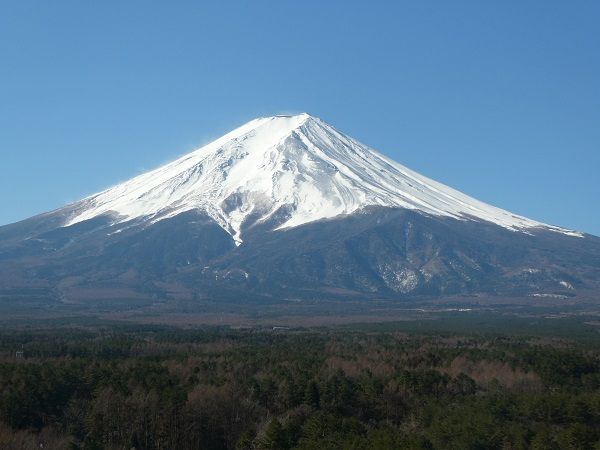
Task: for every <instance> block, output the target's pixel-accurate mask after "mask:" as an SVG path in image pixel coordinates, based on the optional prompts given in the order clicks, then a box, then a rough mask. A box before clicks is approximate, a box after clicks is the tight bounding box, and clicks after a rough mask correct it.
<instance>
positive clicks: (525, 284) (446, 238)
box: [0, 114, 600, 308]
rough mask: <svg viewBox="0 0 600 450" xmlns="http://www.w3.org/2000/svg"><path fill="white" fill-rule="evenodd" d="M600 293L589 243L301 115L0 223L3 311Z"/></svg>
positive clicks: (264, 121) (244, 130)
mask: <svg viewBox="0 0 600 450" xmlns="http://www.w3.org/2000/svg"><path fill="white" fill-rule="evenodd" d="M598 289H600V239H599V238H596V237H594V236H590V235H587V234H584V233H579V232H575V231H571V230H567V229H564V228H560V227H557V226H551V225H546V224H543V223H540V222H537V221H535V220H531V219H527V218H525V217H521V216H518V215H515V214H512V213H510V212H508V211H505V210H502V209H499V208H496V207H493V206H490V205H487V204H485V203H482V202H480V201H478V200H475V199H474V198H471V197H469V196H467V195H465V194H462V193H460V192H458V191H456V190H454V189H452V188H450V187H448V186H445V185H443V184H441V183H438V182H436V181H433V180H431V179H429V178H426V177H424V176H422V175H419V174H418V173H415V172H414V171H412V170H410V169H408V168H406V167H404V166H402V165H400V164H398V163H396V162H394V161H392V160H391V159H389V158H387V157H386V156H384V155H382V154H380V153H378V152H376V151H375V150H373V149H371V148H369V147H367V146H366V145H363V144H361V143H360V142H358V141H356V140H355V139H352V138H351V137H348V136H347V135H345V134H343V133H341V132H340V131H338V130H336V129H335V128H334V127H332V126H331V125H328V124H327V123H325V122H323V121H322V120H320V119H318V118H315V117H312V116H309V115H308V114H299V115H293V116H274V117H265V118H259V119H256V120H253V121H251V122H248V123H247V124H245V125H242V126H241V127H239V128H237V129H235V130H233V131H231V132H230V133H228V134H226V135H224V136H223V137H221V138H219V139H217V140H215V141H214V142H211V143H210V144H208V145H206V146H204V147H202V148H200V149H198V150H196V151H194V152H192V153H189V154H187V155H185V156H183V157H181V158H179V159H177V160H176V161H173V162H172V163H170V164H167V165H165V166H163V167H160V168H158V169H156V170H153V171H150V172H147V173H145V174H142V175H139V176H137V177H135V178H132V179H131V180H129V181H126V182H124V183H121V184H118V185H116V186H114V187H112V188H110V189H107V190H105V191H103V192H100V193H98V194H95V195H92V196H90V197H88V198H85V199H83V200H81V201H79V202H76V203H73V204H71V205H68V206H65V207H64V208H60V209H58V210H56V211H52V212H49V213H45V214H41V215H39V216H35V217H32V218H30V219H27V220H24V221H22V222H18V223H15V224H11V225H7V226H3V227H0V307H1V306H2V303H1V299H2V298H14V296H15V295H17V298H27V299H29V300H27V301H29V302H31V301H33V302H34V303H35V302H42V303H41V304H43V305H44V307H48V308H57V307H58V306H57V305H62V306H61V307H64V308H68V307H69V306H68V305H72V304H73V303H74V302H75V303H77V304H82V302H83V303H86V304H88V303H89V304H92V305H96V304H97V303H98V302H99V299H103V301H102V302H100V303H99V304H102V305H106V304H107V303H106V302H107V301H109V300H110V301H116V302H118V304H119V305H121V306H120V307H122V305H129V304H138V303H139V302H140V301H144V302H149V303H150V304H154V303H155V302H165V301H168V300H174V301H176V302H177V301H183V300H182V299H186V301H189V302H195V303H194V304H196V303H198V304H202V305H204V306H203V308H204V307H206V308H208V306H206V305H207V304H210V305H213V306H214V305H215V301H216V300H220V301H225V302H227V301H229V302H231V301H233V302H240V301H247V300H248V299H255V300H256V299H259V300H261V301H262V300H265V299H267V300H268V301H270V302H273V301H276V300H298V301H302V300H303V299H311V300H314V299H319V300H323V299H329V298H331V297H334V298H338V299H340V298H342V299H345V298H347V297H349V296H350V297H352V298H361V299H373V298H377V299H381V298H385V299H391V300H399V299H402V300H406V299H422V298H442V297H446V296H452V295H454V296H457V295H460V296H465V295H468V296H476V297H477V298H480V297H482V296H483V297H489V296H503V297H504V298H506V297H511V298H512V297H520V298H523V297H525V298H527V299H532V301H533V300H538V301H540V299H541V301H546V300H547V299H553V300H556V299H564V301H566V302H569V301H571V299H573V298H580V297H582V296H584V297H585V296H586V295H588V293H591V292H597V290H598ZM31 298H33V299H34V300H31ZM39 299H51V300H43V301H42V300H39ZM48 302H49V303H48ZM136 302H137V303H136ZM202 302H205V303H202ZM206 302H209V303H206ZM211 302H212V303H211ZM35 304H38V303H35ZM161 304H162V303H161ZM47 305H51V306H47Z"/></svg>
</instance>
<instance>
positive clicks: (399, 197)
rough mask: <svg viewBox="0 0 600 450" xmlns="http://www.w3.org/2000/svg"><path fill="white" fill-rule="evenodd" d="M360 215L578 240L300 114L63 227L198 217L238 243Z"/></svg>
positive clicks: (96, 200) (275, 120)
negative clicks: (376, 213)
mask: <svg viewBox="0 0 600 450" xmlns="http://www.w3.org/2000/svg"><path fill="white" fill-rule="evenodd" d="M365 206H387V207H398V208H407V209H414V210H418V211H422V212H425V213H428V214H434V215H440V216H446V217H454V218H461V219H465V218H473V219H479V220H485V221H489V222H493V223H496V224H498V225H500V226H503V227H506V228H510V229H514V230H527V229H528V228H537V227H543V228H546V229H552V230H555V231H558V232H562V233H569V234H577V233H574V232H570V231H568V230H564V229H560V228H557V227H550V226H548V225H544V224H541V223H539V222H536V221H533V220H530V219H527V218H525V217H520V216H517V215H514V214H511V213H509V212H507V211H504V210H501V209H499V208H495V207H492V206H490V205H487V204H485V203H482V202H479V201H477V200H475V199H473V198H471V197H468V196H466V195H464V194H462V193H460V192H458V191H456V190H454V189H451V188H449V187H447V186H444V185H442V184H440V183H437V182H435V181H433V180H430V179H428V178H426V177H423V176H421V175H419V174H417V173H415V172H413V171H411V170H410V169H408V168H406V167H403V166H401V165H400V164H397V163H395V162H394V161H392V160H390V159H388V158H386V157H385V156H383V155H381V154H379V153H377V152H376V151H374V150H372V149H370V148H368V147H366V146H365V145H363V144H361V143H359V142H357V141H355V140H354V139H352V138H349V137H347V136H345V135H344V134H342V133H340V132H338V131H337V130H335V129H334V128H333V127H331V126H330V125H328V124H326V123H325V122H323V121H321V120H320V119H317V118H314V117H311V116H309V115H307V114H300V115H296V116H275V117H267V118H261V119H256V120H253V121H251V122H248V123H247V124H245V125H243V126H241V127H239V128H237V129H235V130H234V131H232V132H230V133H228V134H226V135H225V136H223V137H222V138H219V139H217V140H215V141H214V142H212V143H210V144H208V145H206V146H205V147H202V148H201V149H199V150H197V151H195V152H193V153H190V154H188V155H186V156H184V157H182V158H180V159H178V160H177V161H174V162H172V163H170V164H167V165H166V166H164V167H161V168H159V169H157V170H154V171H151V172H148V173H145V174H143V175H140V176H138V177H135V178H133V179H132V180H130V181H127V182H125V183H122V184H119V185H117V186H115V187H113V188H110V189H108V190H106V191H104V192H101V193H99V194H97V195H94V196H92V197H90V198H88V199H86V200H84V201H83V202H81V203H80V204H79V205H77V208H76V209H77V211H76V214H74V215H73V216H72V217H71V218H70V219H69V220H68V221H67V223H66V224H67V225H71V224H74V223H77V222H81V221H84V220H88V219H91V218H93V217H97V216H99V215H102V214H106V213H111V214H114V215H115V216H116V217H118V220H119V221H127V220H131V219H134V218H140V217H145V218H147V219H148V220H150V221H158V220H161V219H164V218H167V217H173V216H174V215H176V214H179V213H181V212H183V211H189V210H192V209H201V210H203V211H205V212H206V213H207V214H208V215H209V216H211V217H212V218H213V219H214V220H216V221H217V222H218V223H219V224H220V225H221V226H222V227H223V228H224V229H225V230H227V231H228V232H229V233H230V234H231V235H232V236H233V237H234V239H235V240H236V241H237V242H238V243H239V242H241V241H242V237H241V229H242V226H243V224H244V222H247V221H254V222H260V221H265V220H267V219H269V218H270V217H272V216H273V215H274V214H276V213H278V214H279V215H280V217H279V218H278V222H277V228H287V227H293V226H298V225H302V224H305V223H309V222H312V221H315V220H319V219H323V218H330V217H335V216H338V215H341V214H351V213H353V212H355V211H357V210H359V209H361V208H364V207H365Z"/></svg>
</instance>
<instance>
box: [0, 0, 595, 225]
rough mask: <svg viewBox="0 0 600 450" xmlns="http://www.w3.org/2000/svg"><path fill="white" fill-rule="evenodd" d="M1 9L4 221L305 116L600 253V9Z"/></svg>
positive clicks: (519, 5) (339, 4)
mask: <svg viewBox="0 0 600 450" xmlns="http://www.w3.org/2000/svg"><path fill="white" fill-rule="evenodd" d="M208 3H209V2H198V1H190V2H186V1H175V2H152V1H133V0H131V1H116V0H114V1H112V0H106V1H103V2H88V1H81V0H73V1H52V2H49V1H37V2H36V1H22V0H16V1H12V0H5V1H3V2H1V3H0V155H1V156H0V200H1V203H0V206H1V207H0V223H1V224H4V223H9V222H14V221H17V220H19V219H23V218H26V217H28V216H31V215H34V214H37V213H40V212H43V211H47V210H50V209H54V208H57V207H60V206H63V205H64V204H66V203H68V202H70V201H74V200H77V199H79V198H81V197H83V196H86V195H89V194H92V193H94V192H96V191H98V190H101V189H104V188H105V187H108V186H110V185H112V184H114V183H116V182H118V181H122V180H125V179H127V178H129V177H131V176H133V175H136V174H138V173H140V172H141V171H144V170H147V169H151V168H154V167H156V166H158V165H160V164H162V163H164V162H167V161H169V160H171V159H173V158H175V157H177V156H179V155H181V154H184V153H186V152H188V151H191V150H192V149H194V148H196V147H199V146H200V145H202V144H204V143H206V142H208V141H210V140H211V139H212V138H215V137H218V136H219V135H221V134H223V133H224V132H226V131H228V130H230V129H232V128H234V127H236V126H238V125H240V124H242V123H243V122H245V121H248V120H250V119H252V118H254V117H256V116H261V115H272V114H277V113H289V112H301V111H307V112H309V113H310V114H313V115H316V116H319V117H321V118H322V119H324V120H326V121H328V122H329V123H331V124H332V125H334V126H335V127H337V128H338V129H340V130H342V131H344V132H346V133H348V134H350V135H351V136H353V137H355V138H357V139H359V140H361V141H362V142H364V143H366V144H368V145H370V146H371V147H374V148H376V149H378V150H379V151H381V152H383V153H386V154H388V155H390V156H391V157H393V158H394V159H396V160H397V161H399V162H400V163H402V164H404V165H407V166H408V167H411V168H412V169H414V170H417V171H419V172H421V173H423V174H424V175H427V176H429V177H432V178H434V179H437V180H438V181H441V182H443V183H446V184H448V185H450V186H452V187H454V188H457V189H459V190H462V191H463V192H465V193H467V194H469V195H472V196H474V197H476V198H479V199H480V200H483V201H486V202H488V203H491V204H494V205H496V206H500V207H502V208H506V209H509V210H511V211H513V212H516V213H519V214H522V215H525V216H528V217H531V218H534V219H537V220H541V221H545V222H549V223H552V224H558V225H562V226H566V227H570V228H575V229H578V230H583V231H586V232H589V233H593V234H596V235H600V207H599V204H600V201H599V198H600V181H599V180H600V178H599V173H600V27H599V26H598V23H600V2H596V1H575V2H565V1H560V2H555V1H551V0H544V1H541V0H540V1H528V2H523V1H503V2H481V1H457V2H444V1H435V2H433V1H423V2H395V1H385V2H383V1H379V2H378V1H369V2H366V1H364V2H353V1H327V2H323V1H311V0H305V1H303V2H294V1H266V0H264V1H263V0H255V1H239V2H237V1H227V2H211V4H208Z"/></svg>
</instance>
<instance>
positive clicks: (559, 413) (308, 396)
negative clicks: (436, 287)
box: [0, 320, 600, 450]
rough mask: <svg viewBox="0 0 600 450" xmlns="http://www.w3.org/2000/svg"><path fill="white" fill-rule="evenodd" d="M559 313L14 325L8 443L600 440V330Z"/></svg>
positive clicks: (498, 444)
mask: <svg viewBox="0 0 600 450" xmlns="http://www.w3.org/2000/svg"><path fill="white" fill-rule="evenodd" d="M505 323H506V324H510V323H511V320H505ZM555 323H556V324H558V325H557V327H556V328H555V329H556V330H558V331H556V332H555V333H553V331H552V329H551V330H550V331H548V330H545V329H544V330H545V331H544V332H538V328H536V327H533V326H532V327H528V326H523V327H521V329H519V330H517V331H515V330H511V329H510V325H506V326H505V327H504V328H501V327H500V328H498V329H496V328H494V327H490V326H487V327H482V328H480V329H476V328H471V329H466V330H464V328H466V327H463V331H462V332H460V331H458V330H451V329H444V327H438V328H436V327H435V326H432V325H429V324H426V326H422V327H420V326H417V325H418V324H410V325H407V324H401V323H398V324H386V325H365V326H338V327H330V328H285V327H275V328H273V327H269V328H265V327H263V328H248V329H233V328H228V327H205V328H193V329H192V328H190V329H183V328H174V327H167V326H155V325H129V324H62V325H61V324H59V325H57V324H54V325H52V326H49V325H48V326H41V325H37V326H25V325H18V326H17V325H15V326H13V327H11V326H8V325H5V326H3V327H2V328H0V448H2V449H34V448H35V449H39V448H44V449H71V450H75V449H86V450H92V449H94V450H95V449H207V450H213V449H214V450H216V449H231V450H233V449H235V450H250V449H303V450H317V449H356V450H359V449H360V450H362V449H365V450H366V449H373V450H375V449H415V450H416V449H457V450H458V449H460V450H464V449H594V448H595V449H600V345H599V343H600V333H598V330H599V329H600V327H598V326H597V324H593V325H595V326H588V327H587V328H586V329H588V330H591V331H589V332H588V333H587V334H585V335H583V334H577V332H576V330H577V329H578V328H577V327H578V326H579V324H576V325H573V333H570V332H569V330H568V329H567V330H566V331H565V330H564V329H560V323H559V321H556V322H555ZM561 323H562V322H561ZM540 329H541V328H540Z"/></svg>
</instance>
